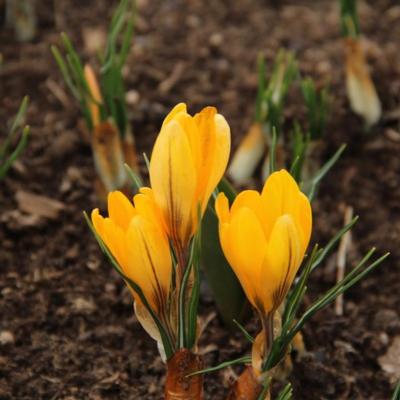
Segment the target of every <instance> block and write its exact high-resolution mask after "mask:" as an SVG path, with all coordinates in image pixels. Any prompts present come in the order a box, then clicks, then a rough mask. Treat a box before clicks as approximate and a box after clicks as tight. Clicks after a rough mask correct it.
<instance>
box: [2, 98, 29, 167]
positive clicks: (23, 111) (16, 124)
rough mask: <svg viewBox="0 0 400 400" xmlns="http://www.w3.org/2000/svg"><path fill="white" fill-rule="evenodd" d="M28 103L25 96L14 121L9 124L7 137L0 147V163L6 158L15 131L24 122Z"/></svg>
mask: <svg viewBox="0 0 400 400" xmlns="http://www.w3.org/2000/svg"><path fill="white" fill-rule="evenodd" d="M28 103H29V98H28V96H25V97H24V98H23V100H22V102H21V105H20V106H19V109H18V112H17V115H16V116H15V117H14V120H13V122H12V124H11V127H10V130H9V132H8V135H7V136H6V138H5V140H4V141H3V143H2V144H1V145H0V161H2V160H3V159H4V158H5V157H6V155H7V152H8V149H9V146H10V144H11V142H12V140H13V138H14V136H15V134H16V132H17V129H18V128H19V127H20V126H21V125H22V123H23V120H24V118H25V114H26V110H27V108H28ZM28 131H29V129H28ZM21 151H22V150H21ZM18 155H19V154H17V157H18Z"/></svg>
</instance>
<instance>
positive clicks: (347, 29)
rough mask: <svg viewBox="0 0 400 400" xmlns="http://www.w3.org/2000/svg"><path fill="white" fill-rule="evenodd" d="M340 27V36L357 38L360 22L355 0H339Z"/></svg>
mask: <svg viewBox="0 0 400 400" xmlns="http://www.w3.org/2000/svg"><path fill="white" fill-rule="evenodd" d="M340 27H341V30H342V36H345V37H346V36H350V37H353V38H357V37H358V36H359V34H360V23H359V20H358V14H357V0H340Z"/></svg>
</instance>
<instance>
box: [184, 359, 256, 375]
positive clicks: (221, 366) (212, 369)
mask: <svg viewBox="0 0 400 400" xmlns="http://www.w3.org/2000/svg"><path fill="white" fill-rule="evenodd" d="M250 363H251V357H250V356H243V357H239V358H236V359H234V360H231V361H225V362H223V363H221V364H218V365H216V366H215V367H210V368H205V369H201V370H200V371H196V372H192V373H191V374H188V375H186V377H189V376H194V375H200V374H207V373H209V372H215V371H219V370H220V369H224V368H227V367H230V366H232V365H238V364H250Z"/></svg>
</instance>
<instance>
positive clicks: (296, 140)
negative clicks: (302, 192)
mask: <svg viewBox="0 0 400 400" xmlns="http://www.w3.org/2000/svg"><path fill="white" fill-rule="evenodd" d="M290 137H291V139H292V143H291V145H292V162H291V165H290V174H291V175H292V176H293V178H294V179H295V180H296V182H298V183H299V182H301V178H302V170H303V164H304V158H305V156H306V150H307V147H308V145H309V143H310V135H308V134H306V133H304V132H303V131H302V129H301V127H300V125H299V124H298V123H295V124H294V128H293V132H292V134H291V136H290Z"/></svg>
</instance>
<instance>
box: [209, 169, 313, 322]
mask: <svg viewBox="0 0 400 400" xmlns="http://www.w3.org/2000/svg"><path fill="white" fill-rule="evenodd" d="M215 208H216V212H217V215H218V219H219V234H220V241H221V246H222V249H223V251H224V254H225V256H226V258H227V260H228V261H229V263H230V265H231V267H232V269H233V270H234V272H235V274H236V275H237V277H238V279H239V281H240V283H241V285H242V287H243V289H244V291H245V293H246V296H247V298H248V299H249V301H250V302H251V304H252V305H253V306H254V307H255V308H256V309H257V310H258V311H259V312H260V313H261V314H263V315H266V314H269V313H271V312H274V311H276V310H277V308H278V307H279V305H280V304H281V303H282V301H283V300H284V298H285V297H286V295H287V293H288V291H289V288H290V286H291V284H292V282H293V280H294V277H295V275H296V273H297V271H298V269H299V267H300V264H301V262H302V260H303V257H304V254H305V251H306V249H307V246H308V243H309V240H310V235H311V225H312V215H311V206H310V202H309V200H308V199H307V197H306V196H305V195H304V194H303V193H302V192H301V191H300V189H299V187H298V185H297V183H296V182H295V180H294V179H293V178H292V177H291V176H290V175H289V173H288V172H286V171H285V170H281V171H279V172H274V173H273V174H271V176H270V177H269V178H268V180H267V181H266V183H265V186H264V189H263V191H262V193H261V194H260V193H258V192H257V191H254V190H246V191H243V192H241V193H240V194H239V195H238V196H237V197H236V199H235V201H234V202H233V204H232V207H231V208H230V209H229V204H228V199H227V198H226V197H225V195H224V194H223V193H220V194H219V196H218V198H217V200H216V206H215Z"/></svg>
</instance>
